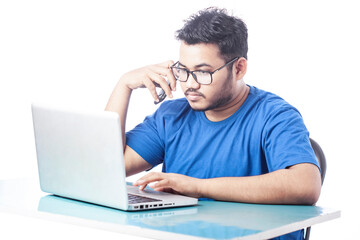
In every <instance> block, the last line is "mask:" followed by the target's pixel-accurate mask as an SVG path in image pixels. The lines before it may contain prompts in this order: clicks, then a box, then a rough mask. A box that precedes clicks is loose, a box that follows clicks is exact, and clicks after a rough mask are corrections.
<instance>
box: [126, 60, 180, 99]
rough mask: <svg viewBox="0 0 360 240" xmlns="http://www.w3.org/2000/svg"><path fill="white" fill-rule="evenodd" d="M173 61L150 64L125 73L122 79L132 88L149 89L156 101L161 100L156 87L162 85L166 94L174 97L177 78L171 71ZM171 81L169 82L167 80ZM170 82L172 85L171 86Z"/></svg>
mask: <svg viewBox="0 0 360 240" xmlns="http://www.w3.org/2000/svg"><path fill="white" fill-rule="evenodd" d="M172 64H174V62H173V61H166V62H163V63H160V64H155V65H149V66H146V67H142V68H139V69H135V70H132V71H130V72H127V73H125V74H124V75H123V76H122V77H121V78H120V81H119V82H121V83H122V84H124V85H125V86H126V87H128V88H129V89H130V90H133V89H137V88H147V89H149V91H150V93H151V95H152V96H153V98H154V100H155V101H157V102H158V101H159V98H158V95H157V92H156V87H161V88H162V89H163V90H164V91H165V94H166V95H167V96H168V97H170V98H172V97H173V95H172V91H175V90H176V79H175V77H174V75H173V74H172V72H171V69H170V66H171V65H172ZM166 79H167V80H168V81H169V83H168V82H167V81H166ZM169 84H170V86H169Z"/></svg>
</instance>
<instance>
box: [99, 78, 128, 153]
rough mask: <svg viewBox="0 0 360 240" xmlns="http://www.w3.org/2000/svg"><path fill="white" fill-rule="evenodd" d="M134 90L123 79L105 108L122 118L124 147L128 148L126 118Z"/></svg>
mask: <svg viewBox="0 0 360 240" xmlns="http://www.w3.org/2000/svg"><path fill="white" fill-rule="evenodd" d="M131 93H132V90H131V89H130V88H128V87H127V86H126V85H125V83H124V81H122V80H121V79H120V80H119V82H118V83H117V85H116V87H115V88H114V90H113V92H112V94H111V96H110V98H109V101H108V103H107V105H106V107H105V110H106V111H111V112H117V113H118V114H119V116H120V124H121V133H122V140H123V147H124V148H125V146H126V138H125V125H126V116H127V111H128V106H129V101H130V96H131Z"/></svg>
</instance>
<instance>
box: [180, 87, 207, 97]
mask: <svg viewBox="0 0 360 240" xmlns="http://www.w3.org/2000/svg"><path fill="white" fill-rule="evenodd" d="M189 93H195V94H197V95H199V96H201V97H203V98H205V96H204V94H202V93H201V92H198V91H196V89H194V88H189V89H187V90H186V91H185V92H184V94H185V96H187V95H189Z"/></svg>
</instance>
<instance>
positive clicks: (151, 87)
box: [144, 79, 159, 102]
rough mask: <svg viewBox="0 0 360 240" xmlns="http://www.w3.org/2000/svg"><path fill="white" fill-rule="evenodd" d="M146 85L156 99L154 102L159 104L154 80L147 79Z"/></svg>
mask: <svg viewBox="0 0 360 240" xmlns="http://www.w3.org/2000/svg"><path fill="white" fill-rule="evenodd" d="M144 85H145V87H146V88H147V89H148V90H149V92H150V94H151V95H152V97H153V98H154V100H155V101H157V102H158V101H159V96H158V95H157V92H156V87H155V84H154V82H153V81H152V80H150V79H145V80H144Z"/></svg>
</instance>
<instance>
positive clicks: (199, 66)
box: [179, 61, 212, 69]
mask: <svg viewBox="0 0 360 240" xmlns="http://www.w3.org/2000/svg"><path fill="white" fill-rule="evenodd" d="M179 65H181V66H182V67H184V68H188V67H186V66H185V65H184V64H182V63H181V62H180V61H179ZM201 67H210V68H212V66H211V65H210V64H207V63H201V64H198V65H195V69H197V68H201Z"/></svg>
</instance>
